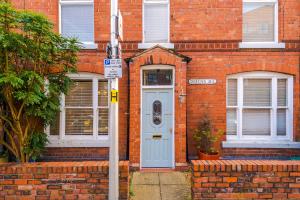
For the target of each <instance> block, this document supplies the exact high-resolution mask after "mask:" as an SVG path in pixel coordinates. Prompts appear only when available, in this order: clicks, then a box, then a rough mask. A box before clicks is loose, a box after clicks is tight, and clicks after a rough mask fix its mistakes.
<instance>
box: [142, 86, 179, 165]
mask: <svg viewBox="0 0 300 200" xmlns="http://www.w3.org/2000/svg"><path fill="white" fill-rule="evenodd" d="M172 144H173V89H143V94H142V148H141V149H142V152H141V156H142V167H172V166H173V163H172V157H173V148H172Z"/></svg>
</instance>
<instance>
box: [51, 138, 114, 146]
mask: <svg viewBox="0 0 300 200" xmlns="http://www.w3.org/2000/svg"><path fill="white" fill-rule="evenodd" d="M47 147H109V139H108V136H101V137H98V138H97V139H85V138H84V137H81V139H65V140H61V139H58V137H56V138H55V137H53V138H51V137H50V138H49V143H48V145H47Z"/></svg>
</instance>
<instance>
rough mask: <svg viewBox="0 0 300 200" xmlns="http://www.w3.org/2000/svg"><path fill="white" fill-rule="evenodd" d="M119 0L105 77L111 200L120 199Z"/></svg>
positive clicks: (113, 0)
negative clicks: (107, 102)
mask: <svg viewBox="0 0 300 200" xmlns="http://www.w3.org/2000/svg"><path fill="white" fill-rule="evenodd" d="M117 19H118V0H111V25H110V27H111V41H110V44H109V45H108V48H107V49H108V50H109V51H108V52H109V53H108V54H109V55H108V59H105V60H104V69H105V70H104V72H105V77H106V78H108V79H109V82H110V84H109V85H110V101H109V102H110V103H109V112H110V113H109V130H110V135H109V137H110V147H109V194H108V199H109V200H118V199H119V115H118V110H119V105H118V102H119V86H118V78H120V77H122V60H121V59H117V58H118V56H119V51H118V46H119V44H118V32H119V31H118V30H117V29H118V26H116V24H117V23H118V20H117Z"/></svg>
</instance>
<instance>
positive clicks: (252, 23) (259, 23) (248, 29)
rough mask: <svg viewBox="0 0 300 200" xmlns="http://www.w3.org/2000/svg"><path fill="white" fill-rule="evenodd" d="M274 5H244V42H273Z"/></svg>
mask: <svg viewBox="0 0 300 200" xmlns="http://www.w3.org/2000/svg"><path fill="white" fill-rule="evenodd" d="M274 10H275V5H274V3H273V4H272V3H243V41H244V42H272V41H275V38H274Z"/></svg>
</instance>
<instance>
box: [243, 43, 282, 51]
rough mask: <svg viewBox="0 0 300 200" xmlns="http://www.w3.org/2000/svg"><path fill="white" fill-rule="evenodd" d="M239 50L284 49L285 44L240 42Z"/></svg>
mask: <svg viewBox="0 0 300 200" xmlns="http://www.w3.org/2000/svg"><path fill="white" fill-rule="evenodd" d="M239 48H241V49H246V48H251V49H252V48H262V49H263V48H264V49H268V48H272V49H284V48H285V43H277V42H241V43H239Z"/></svg>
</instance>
